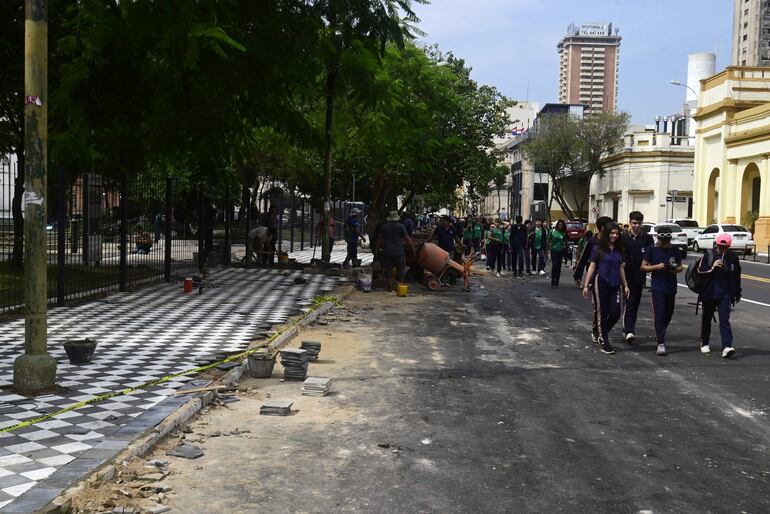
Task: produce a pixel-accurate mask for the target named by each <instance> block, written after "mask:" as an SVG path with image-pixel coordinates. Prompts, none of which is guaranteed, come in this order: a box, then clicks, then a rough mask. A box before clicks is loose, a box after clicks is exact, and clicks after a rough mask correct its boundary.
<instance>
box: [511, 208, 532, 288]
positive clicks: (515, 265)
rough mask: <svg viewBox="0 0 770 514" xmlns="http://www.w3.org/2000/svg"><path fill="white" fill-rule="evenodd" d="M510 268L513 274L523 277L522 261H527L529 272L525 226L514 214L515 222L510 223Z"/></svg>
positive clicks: (519, 217)
mask: <svg viewBox="0 0 770 514" xmlns="http://www.w3.org/2000/svg"><path fill="white" fill-rule="evenodd" d="M510 244H511V261H512V262H511V269H512V271H513V276H514V277H516V276H517V275H518V277H519V278H524V261H525V260H526V261H527V272H529V256H528V255H527V256H526V258H525V254H526V253H527V227H526V225H524V224H522V222H521V216H519V215H517V216H516V222H515V223H514V224H513V225H511V238H510Z"/></svg>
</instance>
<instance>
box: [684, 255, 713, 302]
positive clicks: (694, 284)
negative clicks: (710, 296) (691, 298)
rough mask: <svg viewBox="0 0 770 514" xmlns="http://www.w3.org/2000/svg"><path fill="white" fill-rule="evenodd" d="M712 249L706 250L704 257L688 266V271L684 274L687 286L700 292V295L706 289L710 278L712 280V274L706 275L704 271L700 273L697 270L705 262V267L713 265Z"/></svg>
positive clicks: (693, 290) (695, 291)
mask: <svg viewBox="0 0 770 514" xmlns="http://www.w3.org/2000/svg"><path fill="white" fill-rule="evenodd" d="M710 261H711V251H708V250H707V251H706V252H704V253H703V257H701V259H700V260H699V261H698V262H697V263H696V264H693V265H691V266H689V267H688V268H687V271H686V272H685V274H684V281H685V282H686V283H687V287H689V288H690V291H692V292H693V293H698V294H699V295H700V294H702V293H703V291H705V289H706V285H707V284H708V283H709V280H711V276H710V275H704V274H702V273H698V272H697V271H698V270H699V269H700V268H701V267H702V266H703V264H704V263H705V267H706V268H708V267H709V266H710V265H711V262H710Z"/></svg>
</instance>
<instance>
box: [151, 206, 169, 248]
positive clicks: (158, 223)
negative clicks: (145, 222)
mask: <svg viewBox="0 0 770 514" xmlns="http://www.w3.org/2000/svg"><path fill="white" fill-rule="evenodd" d="M165 218H166V217H165V216H164V215H163V214H162V213H160V212H159V213H158V214H157V215H156V216H155V220H154V221H153V223H152V226H153V229H154V231H155V242H156V243H158V242H160V236H161V234H162V233H163V222H164V221H165Z"/></svg>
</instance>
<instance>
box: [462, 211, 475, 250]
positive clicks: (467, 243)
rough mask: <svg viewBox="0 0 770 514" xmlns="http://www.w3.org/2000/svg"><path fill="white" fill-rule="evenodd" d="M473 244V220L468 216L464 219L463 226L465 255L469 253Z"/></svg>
mask: <svg viewBox="0 0 770 514" xmlns="http://www.w3.org/2000/svg"><path fill="white" fill-rule="evenodd" d="M472 246H473V220H471V219H470V218H468V219H467V220H466V221H465V228H464V229H463V253H464V254H465V256H466V257H467V256H468V255H470V253H471V247H472Z"/></svg>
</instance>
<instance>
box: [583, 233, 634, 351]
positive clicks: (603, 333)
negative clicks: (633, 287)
mask: <svg viewBox="0 0 770 514" xmlns="http://www.w3.org/2000/svg"><path fill="white" fill-rule="evenodd" d="M625 266H626V265H625V262H624V259H623V243H622V242H621V241H620V227H618V225H617V223H614V222H613V223H608V224H607V225H605V226H604V230H602V232H601V236H600V239H599V243H598V244H597V245H596V246H594V247H593V249H592V250H591V264H590V266H589V267H588V273H587V275H586V281H585V283H584V285H583V297H584V298H585V299H586V300H587V299H588V295H589V292H590V289H589V287H588V286H589V284H591V283H592V281H593V301H594V308H595V309H596V319H597V321H598V325H599V326H598V328H599V345H600V346H601V350H602V352H604V353H609V354H612V353H615V350H613V349H612V345H611V344H610V340H609V337H608V334H609V332H610V330H612V327H614V326H615V324H616V323H617V322H618V320H619V319H620V301H621V299H620V294H621V291H620V288H621V286H622V287H623V294H624V295H625V297H626V298H628V295H629V294H630V290H629V289H628V282H627V281H626V271H625Z"/></svg>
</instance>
